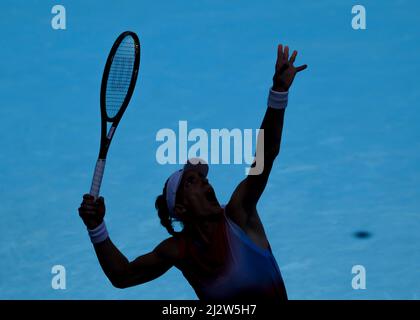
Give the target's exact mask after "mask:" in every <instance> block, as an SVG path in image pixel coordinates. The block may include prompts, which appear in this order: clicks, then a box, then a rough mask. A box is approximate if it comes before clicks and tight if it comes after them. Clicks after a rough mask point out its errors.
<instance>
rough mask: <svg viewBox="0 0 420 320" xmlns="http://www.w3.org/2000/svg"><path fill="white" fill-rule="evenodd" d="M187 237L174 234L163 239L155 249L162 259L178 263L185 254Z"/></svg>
mask: <svg viewBox="0 0 420 320" xmlns="http://www.w3.org/2000/svg"><path fill="white" fill-rule="evenodd" d="M184 246H185V239H184V237H183V235H178V236H176V237H174V236H172V237H169V238H167V239H165V240H163V241H162V242H161V243H160V244H159V245H158V246H157V247H156V248H155V249H154V250H153V251H154V252H155V253H156V254H157V255H158V256H159V257H160V258H162V259H165V260H170V261H171V262H172V263H174V264H176V263H178V262H179V261H180V260H181V259H182V258H183V255H184Z"/></svg>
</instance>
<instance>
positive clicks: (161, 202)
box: [155, 183, 181, 237]
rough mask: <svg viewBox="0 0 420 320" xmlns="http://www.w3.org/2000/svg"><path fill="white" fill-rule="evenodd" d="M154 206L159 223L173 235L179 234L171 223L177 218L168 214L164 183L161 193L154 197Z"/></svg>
mask: <svg viewBox="0 0 420 320" xmlns="http://www.w3.org/2000/svg"><path fill="white" fill-rule="evenodd" d="M155 208H156V210H157V212H158V216H159V219H160V224H161V225H162V226H164V227H165V228H166V230H167V231H168V233H169V234H170V235H172V236H174V237H175V236H177V235H178V234H180V233H181V232H177V231H175V230H174V227H173V225H172V222H173V221H178V219H175V218H173V217H171V216H170V215H169V210H168V205H167V204H166V183H165V187H164V188H163V192H162V194H161V195H159V196H158V197H157V198H156V202H155Z"/></svg>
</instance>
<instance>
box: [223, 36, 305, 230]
mask: <svg viewBox="0 0 420 320" xmlns="http://www.w3.org/2000/svg"><path fill="white" fill-rule="evenodd" d="M296 56H297V51H294V52H293V53H292V55H291V57H290V58H289V47H287V46H286V47H285V48H284V50H283V46H282V45H281V44H280V45H279V46H278V48H277V61H276V66H275V73H274V76H273V86H272V88H271V89H272V90H273V91H274V92H280V93H282V94H283V95H285V94H287V93H288V91H289V88H290V86H291V85H292V82H293V80H294V78H295V75H296V74H297V73H298V72H300V71H302V70H305V69H306V68H307V65H302V66H299V67H295V66H294V65H293V64H294V62H295V59H296ZM284 114H285V109H275V108H270V107H268V108H267V110H266V112H265V115H264V118H263V121H262V124H261V127H260V128H261V129H264V147H263V148H262V147H261V146H259V145H258V144H257V156H256V159H255V161H254V164H253V168H251V171H250V173H251V174H250V175H248V176H247V177H246V178H245V179H244V180H243V181H241V183H240V184H239V185H238V186H237V188H236V189H235V191H234V192H233V194H232V197H231V199H230V201H229V204H228V209H229V208H230V209H231V210H230V212H231V214H232V216H233V217H232V218H234V220H236V222H238V224H239V225H241V226H246V225H249V223H250V221H251V223H252V220H253V219H258V217H257V210H256V206H257V203H258V200H259V199H260V197H261V195H262V193H263V192H264V189H265V187H266V185H267V181H268V177H269V175H270V172H271V169H272V167H273V163H274V160H275V159H276V157H277V156H278V154H279V152H280V144H281V137H282V132H283V124H284ZM260 134H261V133H260ZM262 150H263V151H262ZM261 154H262V156H261ZM258 161H260V163H258ZM261 161H263V167H262V166H261ZM259 167H262V168H263V169H262V171H261V172H258V168H259ZM252 173H258V174H252Z"/></svg>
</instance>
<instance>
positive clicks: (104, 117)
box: [89, 31, 140, 198]
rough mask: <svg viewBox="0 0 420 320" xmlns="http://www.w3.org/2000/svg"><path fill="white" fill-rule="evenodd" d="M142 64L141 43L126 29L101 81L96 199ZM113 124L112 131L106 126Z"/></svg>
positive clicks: (94, 179) (92, 189)
mask: <svg viewBox="0 0 420 320" xmlns="http://www.w3.org/2000/svg"><path fill="white" fill-rule="evenodd" d="M139 65H140V42H139V38H138V37H137V35H136V34H135V33H134V32H131V31H126V32H123V33H122V34H120V35H119V36H118V38H117V40H115V42H114V45H113V46H112V48H111V51H110V52H109V55H108V59H107V60H106V64H105V69H104V73H103V75H102V83H101V98H100V99H101V145H100V149H99V156H98V160H97V161H96V166H95V173H94V174H93V179H92V185H91V187H90V192H89V193H90V194H91V195H92V196H94V197H95V198H97V197H98V196H99V190H100V188H101V184H102V177H103V175H104V170H105V162H106V156H107V153H108V149H109V146H110V144H111V141H112V137H113V136H114V133H115V130H116V129H117V126H118V124H119V122H120V120H121V118H122V116H123V114H124V111H125V110H126V109H127V106H128V103H129V102H130V99H131V96H132V94H133V91H134V87H135V85H136V81H137V74H138V71H139ZM109 125H110V128H109V130H108V131H107V127H108V126H109Z"/></svg>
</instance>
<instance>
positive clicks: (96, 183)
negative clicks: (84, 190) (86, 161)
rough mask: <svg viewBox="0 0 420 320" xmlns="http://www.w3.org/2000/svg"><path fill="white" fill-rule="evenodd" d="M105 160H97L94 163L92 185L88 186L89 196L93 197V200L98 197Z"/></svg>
mask: <svg viewBox="0 0 420 320" xmlns="http://www.w3.org/2000/svg"><path fill="white" fill-rule="evenodd" d="M104 170H105V159H98V161H96V166H95V173H94V174H93V179H92V185H91V186H90V192H89V194H90V195H92V196H94V197H95V199H96V198H97V197H98V196H99V190H100V189H101V183H102V177H103V176H104Z"/></svg>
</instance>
